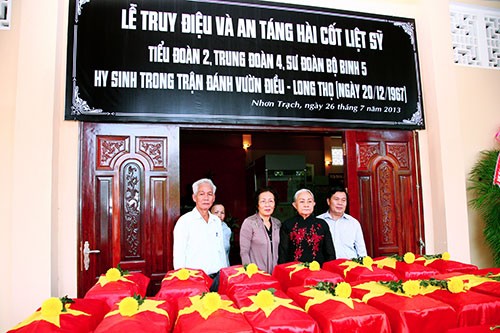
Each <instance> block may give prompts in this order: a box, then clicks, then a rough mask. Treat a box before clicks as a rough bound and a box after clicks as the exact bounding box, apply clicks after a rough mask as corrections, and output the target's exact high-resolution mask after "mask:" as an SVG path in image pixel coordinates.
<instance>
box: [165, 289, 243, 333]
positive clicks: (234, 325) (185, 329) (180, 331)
mask: <svg viewBox="0 0 500 333" xmlns="http://www.w3.org/2000/svg"><path fill="white" fill-rule="evenodd" d="M199 299H200V295H197V296H190V297H181V298H179V299H178V301H177V307H178V309H179V314H178V316H177V321H176V322H175V326H174V330H173V333H191V332H192V333H200V332H203V333H220V332H227V333H253V329H252V326H250V324H249V323H248V321H247V320H246V319H245V317H244V316H243V314H242V313H241V311H240V310H239V309H238V308H237V307H236V305H234V303H233V301H231V300H229V298H228V297H227V296H226V295H221V299H222V301H223V302H224V305H223V306H222V308H220V309H218V310H216V311H214V312H212V313H210V314H209V315H208V316H207V317H206V318H205V317H204V316H203V314H202V313H201V312H200V306H199ZM205 315H207V314H206V313H205Z"/></svg>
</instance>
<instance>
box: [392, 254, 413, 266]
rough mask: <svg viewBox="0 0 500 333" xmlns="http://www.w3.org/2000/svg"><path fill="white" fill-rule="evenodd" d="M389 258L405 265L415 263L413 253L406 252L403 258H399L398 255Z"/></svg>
mask: <svg viewBox="0 0 500 333" xmlns="http://www.w3.org/2000/svg"><path fill="white" fill-rule="evenodd" d="M389 258H394V259H396V260H397V261H402V262H405V263H407V264H413V263H414V262H415V254H413V252H406V253H405V254H404V255H403V256H400V255H398V254H393V255H391V256H389Z"/></svg>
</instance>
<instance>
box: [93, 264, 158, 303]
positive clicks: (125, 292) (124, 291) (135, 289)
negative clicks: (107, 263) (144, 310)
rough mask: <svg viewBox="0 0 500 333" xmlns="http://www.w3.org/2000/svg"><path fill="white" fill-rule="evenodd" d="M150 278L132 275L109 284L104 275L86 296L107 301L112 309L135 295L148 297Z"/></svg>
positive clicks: (136, 274)
mask: <svg viewBox="0 0 500 333" xmlns="http://www.w3.org/2000/svg"><path fill="white" fill-rule="evenodd" d="M148 283H149V278H148V277H147V276H145V275H144V274H142V273H138V272H135V273H130V274H126V275H124V276H122V277H121V278H120V279H119V280H118V281H113V282H108V281H107V280H106V275H105V274H103V275H101V277H100V278H99V281H97V282H96V284H95V285H93V286H92V288H90V289H89V290H88V291H87V293H86V294H85V297H84V298H87V299H100V300H104V301H106V303H108V306H109V307H110V308H112V307H113V306H114V305H115V304H116V303H118V302H120V301H121V300H122V299H123V298H125V297H127V296H134V295H135V294H137V295H141V296H142V297H144V296H146V290H147V289H148Z"/></svg>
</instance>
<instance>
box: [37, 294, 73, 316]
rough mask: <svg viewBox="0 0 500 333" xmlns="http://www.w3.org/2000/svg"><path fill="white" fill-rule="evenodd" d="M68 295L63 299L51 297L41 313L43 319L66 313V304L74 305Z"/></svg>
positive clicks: (46, 301) (43, 304)
mask: <svg viewBox="0 0 500 333" xmlns="http://www.w3.org/2000/svg"><path fill="white" fill-rule="evenodd" d="M74 302H75V301H73V300H72V299H71V298H69V297H68V296H67V295H66V296H64V297H61V298H58V297H51V298H49V299H47V300H45V301H44V302H43V303H42V307H41V313H42V317H52V316H57V315H59V314H61V313H62V312H66V311H67V309H66V304H70V303H74Z"/></svg>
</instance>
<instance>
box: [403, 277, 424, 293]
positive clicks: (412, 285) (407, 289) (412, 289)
mask: <svg viewBox="0 0 500 333" xmlns="http://www.w3.org/2000/svg"><path fill="white" fill-rule="evenodd" d="M403 291H404V293H405V294H406V295H408V296H415V295H418V293H419V292H420V282H419V281H418V280H408V281H405V282H403Z"/></svg>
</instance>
